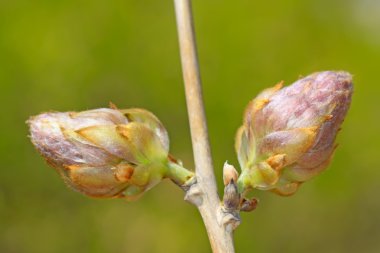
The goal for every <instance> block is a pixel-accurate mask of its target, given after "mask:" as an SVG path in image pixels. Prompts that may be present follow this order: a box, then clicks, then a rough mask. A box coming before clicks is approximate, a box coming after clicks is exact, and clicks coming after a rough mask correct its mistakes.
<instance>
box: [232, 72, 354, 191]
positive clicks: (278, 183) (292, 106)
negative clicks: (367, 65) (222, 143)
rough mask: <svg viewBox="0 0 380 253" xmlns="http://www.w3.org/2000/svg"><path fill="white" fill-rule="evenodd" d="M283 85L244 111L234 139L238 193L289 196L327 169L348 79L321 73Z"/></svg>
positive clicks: (340, 74)
mask: <svg viewBox="0 0 380 253" xmlns="http://www.w3.org/2000/svg"><path fill="white" fill-rule="evenodd" d="M281 87H282V83H280V84H278V85H276V86H275V87H273V88H270V89H266V90H264V91H263V92H262V93H261V94H259V95H258V96H257V97H256V98H255V99H253V100H252V101H251V102H250V103H249V105H248V106H247V109H246V111H245V115H244V122H243V126H242V127H241V128H240V129H239V130H238V132H237V136H236V152H237V154H238V159H239V163H240V165H241V168H242V174H241V175H240V177H239V179H238V186H239V190H240V191H245V190H246V189H249V188H257V189H261V190H272V191H273V192H276V193H278V194H280V195H291V194H293V193H294V192H295V191H296V190H297V188H298V186H299V185H300V184H301V183H303V182H305V181H307V180H309V179H311V178H313V177H314V176H316V175H318V174H319V173H320V172H322V171H323V170H324V169H326V168H327V166H328V164H329V162H330V160H331V157H332V155H333V152H334V150H335V147H336V145H335V144H334V141H335V138H336V135H337V133H338V130H339V129H340V126H341V124H342V122H343V120H344V117H345V115H346V113H347V110H348V108H349V105H350V102H351V95H352V78H351V75H350V74H348V73H347V72H342V71H341V72H332V71H326V72H319V73H314V74H312V75H309V76H307V77H305V78H303V79H300V80H298V81H297V82H295V83H294V84H292V85H290V86H288V87H286V88H283V89H281Z"/></svg>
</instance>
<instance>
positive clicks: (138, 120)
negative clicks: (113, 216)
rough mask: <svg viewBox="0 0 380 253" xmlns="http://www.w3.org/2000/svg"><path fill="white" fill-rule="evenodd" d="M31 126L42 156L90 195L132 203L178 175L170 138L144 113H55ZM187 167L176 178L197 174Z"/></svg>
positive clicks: (69, 182) (36, 119) (34, 120)
mask: <svg viewBox="0 0 380 253" xmlns="http://www.w3.org/2000/svg"><path fill="white" fill-rule="evenodd" d="M28 123H29V125H30V137H31V140H32V142H33V144H34V146H35V147H36V148H37V150H38V151H39V152H40V153H41V155H42V156H43V157H44V158H45V159H46V161H47V162H48V163H49V164H50V165H51V166H52V167H54V168H55V169H56V170H57V172H58V173H59V174H60V175H61V176H62V178H63V179H64V181H65V182H66V183H67V185H69V186H70V187H71V188H73V189H75V190H77V191H79V192H81V193H83V194H86V195H88V196H92V197H105V198H110V197H125V198H127V199H130V200H132V199H135V198H137V197H139V196H140V195H141V194H142V193H144V192H145V191H146V190H148V189H150V188H151V187H153V186H154V185H156V184H157V183H158V182H160V181H161V179H162V178H164V177H167V176H168V177H169V176H170V175H172V174H173V172H172V171H171V170H172V169H171V167H173V166H169V165H168V164H172V162H170V161H169V160H168V152H169V138H168V134H167V132H166V130H165V128H164V126H163V125H162V123H161V122H160V121H159V120H158V119H157V117H156V116H154V115H153V114H152V113H150V112H148V111H146V110H144V109H126V110H118V109H116V108H111V109H108V108H102V109H95V110H89V111H83V112H50V113H43V114H40V115H37V116H35V117H31V118H30V119H29V121H28ZM177 167H179V168H177ZM181 168H182V167H180V166H178V165H176V167H175V170H180V171H181V172H180V173H178V172H174V174H175V175H178V174H180V176H185V177H186V179H187V178H190V177H191V176H192V172H190V171H187V170H185V172H184V171H182V170H181ZM181 180H183V181H185V179H183V178H181V179H177V181H181ZM182 183H183V182H182Z"/></svg>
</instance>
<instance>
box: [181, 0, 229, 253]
mask: <svg viewBox="0 0 380 253" xmlns="http://www.w3.org/2000/svg"><path fill="white" fill-rule="evenodd" d="M174 4H175V12H176V19H177V29H178V36H179V45H180V53H181V62H182V69H183V78H184V82H185V93H186V102H187V109H188V116H189V122H190V131H191V138H192V145H193V153H194V162H195V171H196V179H197V182H196V183H195V184H194V185H193V186H192V187H191V188H190V189H189V191H188V192H187V198H188V199H190V201H191V202H192V203H194V204H195V205H196V206H197V207H198V210H199V212H200V214H201V216H202V219H203V221H204V224H205V226H206V230H207V234H208V237H209V239H210V243H211V247H212V250H213V252H214V253H221V252H228V253H232V252H235V250H234V245H233V229H231V228H230V227H228V226H225V223H224V221H225V219H224V218H225V217H221V216H223V215H224V213H223V212H222V207H221V205H220V199H219V196H218V193H217V186H216V180H215V175H214V171H213V164H212V159H211V152H210V145H209V140H208V132H207V123H206V116H205V110H204V105H203V98H202V89H201V78H200V72H199V65H198V58H197V50H196V42H195V34H194V26H193V18H192V12H191V0H174ZM191 198H193V199H191ZM194 198H197V199H196V200H195V199H194Z"/></svg>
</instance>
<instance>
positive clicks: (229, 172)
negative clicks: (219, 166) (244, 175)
mask: <svg viewBox="0 0 380 253" xmlns="http://www.w3.org/2000/svg"><path fill="white" fill-rule="evenodd" d="M238 176H239V174H238V172H237V171H236V169H235V167H234V166H232V165H231V164H229V163H228V162H225V163H224V165H223V183H224V185H225V186H226V185H228V184H229V183H230V182H231V180H233V181H234V182H235V183H236V182H237V179H238Z"/></svg>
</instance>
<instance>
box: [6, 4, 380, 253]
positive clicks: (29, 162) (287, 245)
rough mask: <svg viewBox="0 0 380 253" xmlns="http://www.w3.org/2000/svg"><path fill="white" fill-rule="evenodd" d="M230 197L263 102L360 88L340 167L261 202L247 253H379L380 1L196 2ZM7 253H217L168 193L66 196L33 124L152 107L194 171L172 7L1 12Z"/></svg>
mask: <svg viewBox="0 0 380 253" xmlns="http://www.w3.org/2000/svg"><path fill="white" fill-rule="evenodd" d="M193 7H194V14H195V24H196V31H197V38H198V48H199V56H200V64H201V71H202V78H203V83H204V98H205V104H206V111H207V116H208V124H209V131H210V139H211V144H212V153H213V158H214V163H215V168H216V174H217V178H218V181H219V182H218V183H219V185H221V178H222V175H221V171H222V169H221V168H222V165H223V163H224V161H225V160H229V161H230V162H231V163H233V164H235V165H237V159H236V155H235V152H234V148H233V145H234V135H235V131H236V129H237V128H238V126H239V125H240V123H241V120H242V112H243V110H244V107H245V106H246V104H247V103H248V101H249V100H250V99H252V98H253V97H254V96H255V95H256V94H257V93H258V92H259V91H260V90H262V89H263V88H265V87H268V86H271V85H274V84H275V83H277V82H278V81H280V80H285V82H286V83H287V84H289V83H291V82H293V81H294V80H296V79H297V78H298V77H299V76H300V75H307V74H309V73H311V72H314V71H319V70H330V69H331V70H340V69H343V70H347V71H350V72H351V73H352V74H353V75H354V81H355V93H354V96H353V103H352V107H351V109H350V111H349V114H348V116H347V119H346V121H345V123H344V126H343V131H341V133H340V134H339V137H338V143H339V144H340V146H339V148H338V150H337V152H336V155H335V158H334V160H333V162H332V165H331V166H330V168H329V169H328V170H327V171H326V172H324V173H323V174H322V175H321V176H319V177H318V178H316V179H314V180H312V181H311V182H308V183H306V184H305V185H303V186H302V187H301V188H300V190H299V192H298V193H297V194H296V195H294V196H292V197H288V198H283V197H279V196H275V195H273V194H271V193H269V192H256V193H255V195H256V196H257V197H258V198H259V199H260V206H259V208H258V209H257V210H256V211H255V212H253V213H248V214H245V213H244V214H242V219H243V223H242V225H241V226H240V227H239V229H238V230H237V231H236V233H235V234H236V248H237V251H238V252H308V253H312V252H324V253H329V252H334V253H339V252H380V197H379V194H380V168H379V165H380V163H379V154H380V148H379V145H380V135H379V129H380V124H379V123H380V99H379V96H380V83H379V79H380V78H379V74H380V15H379V14H380V1H378V0H336V1H330V0H286V1H274V0H267V1H252V0H240V1H201V0H194V3H193ZM0 87H1V90H0V103H1V106H0V110H1V131H0V134H1V136H0V137H1V139H0V156H1V157H0V158H1V159H0V161H1V165H0V166H1V168H0V252H2V253H24V252H25V253H29V252H30V253H45V252H46V253H61V252H62V253H63V252H65V253H66V252H93V253H103V252H107V253H119V252H131V253H135V252H152V253H155V252H185V253H186V252H210V249H209V243H208V239H207V236H206V232H205V229H204V227H203V224H202V222H201V219H200V216H199V214H198V213H197V211H196V209H195V208H194V207H192V206H191V205H190V204H187V203H185V202H184V201H183V200H182V198H183V193H182V192H181V191H180V190H179V189H178V188H177V187H176V186H174V185H173V184H172V183H171V182H169V181H165V182H163V183H161V184H160V185H159V186H158V187H156V188H154V190H151V191H150V192H148V193H146V194H145V195H144V196H143V198H142V199H140V200H139V201H137V202H132V203H126V202H124V201H123V200H97V199H90V198H87V197H84V196H82V195H80V194H78V193H76V192H73V191H71V190H68V189H67V188H66V186H65V185H64V183H63V182H62V181H61V179H60V178H59V177H58V175H57V174H56V173H55V172H54V171H53V169H51V168H49V167H48V166H47V165H46V164H45V162H44V160H43V159H42V158H41V157H40V156H39V155H38V154H37V152H36V151H35V150H34V149H33V147H32V145H31V143H30V141H29V139H28V137H27V135H28V129H27V126H26V124H25V121H26V120H27V119H28V117H29V116H31V115H35V114H38V113H40V112H44V111H48V110H58V111H67V110H85V109H90V108H99V107H106V106H107V105H108V102H109V101H112V102H114V103H115V104H117V105H118V106H119V107H125V108H128V107H143V108H147V109H149V110H151V111H153V112H154V113H155V114H156V115H157V116H158V117H159V118H160V119H161V120H162V121H163V123H164V124H165V126H166V127H167V129H168V131H169V133H170V137H171V153H173V154H174V155H175V156H176V157H179V158H181V159H182V160H183V161H184V163H185V165H186V166H187V167H189V168H192V167H193V162H192V151H191V142H190V136H189V127H188V122H187V112H186V107H185V100H184V99H185V97H184V91H183V83H182V74H181V68H180V59H179V52H178V45H177V34H176V26H175V17H174V10H173V3H172V1H169V0H165V1H162V0H161V1H157V0H124V1H121V0H111V1H100V0H91V1H88V0H75V1H74V0H57V1H46V0H34V1H29V0H1V1H0Z"/></svg>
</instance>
